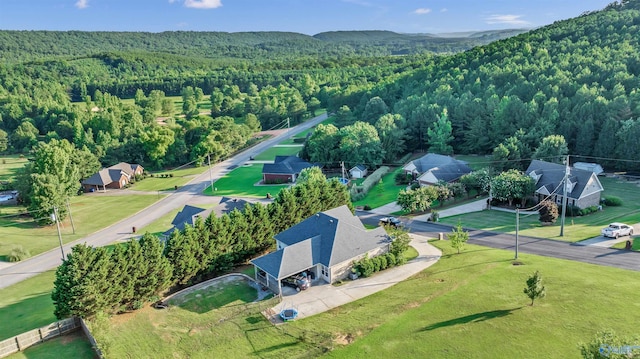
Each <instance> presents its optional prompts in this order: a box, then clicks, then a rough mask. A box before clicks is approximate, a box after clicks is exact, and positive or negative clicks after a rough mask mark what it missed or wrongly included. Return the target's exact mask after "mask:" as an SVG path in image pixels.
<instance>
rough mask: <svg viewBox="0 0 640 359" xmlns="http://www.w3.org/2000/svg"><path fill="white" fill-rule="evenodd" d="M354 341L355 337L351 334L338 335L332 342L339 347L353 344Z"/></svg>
mask: <svg viewBox="0 0 640 359" xmlns="http://www.w3.org/2000/svg"><path fill="white" fill-rule="evenodd" d="M354 340H356V337H355V336H354V335H353V334H351V333H348V334H338V335H337V336H336V337H335V338H334V339H333V342H334V343H336V344H339V345H349V344H351V343H353V341H354Z"/></svg>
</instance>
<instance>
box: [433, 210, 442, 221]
mask: <svg viewBox="0 0 640 359" xmlns="http://www.w3.org/2000/svg"><path fill="white" fill-rule="evenodd" d="M439 219H440V212H438V211H436V210H435V209H434V210H432V211H431V220H432V221H433V222H438V220H439Z"/></svg>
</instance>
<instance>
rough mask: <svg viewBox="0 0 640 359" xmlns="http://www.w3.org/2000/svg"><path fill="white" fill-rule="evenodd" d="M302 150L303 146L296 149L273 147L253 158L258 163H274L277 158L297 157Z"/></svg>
mask: <svg viewBox="0 0 640 359" xmlns="http://www.w3.org/2000/svg"><path fill="white" fill-rule="evenodd" d="M300 150H302V146H296V147H271V148H269V149H267V150H266V151H264V152H262V153H260V154H258V155H256V156H254V157H253V159H254V160H258V161H273V160H274V159H275V158H276V156H296V155H297V154H298V152H300Z"/></svg>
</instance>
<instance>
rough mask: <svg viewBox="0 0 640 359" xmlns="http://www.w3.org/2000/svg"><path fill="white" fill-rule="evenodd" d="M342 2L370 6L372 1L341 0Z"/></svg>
mask: <svg viewBox="0 0 640 359" xmlns="http://www.w3.org/2000/svg"><path fill="white" fill-rule="evenodd" d="M342 2H346V3H350V4H355V5H360V6H365V7H372V6H373V4H372V3H370V2H368V1H362V0H342Z"/></svg>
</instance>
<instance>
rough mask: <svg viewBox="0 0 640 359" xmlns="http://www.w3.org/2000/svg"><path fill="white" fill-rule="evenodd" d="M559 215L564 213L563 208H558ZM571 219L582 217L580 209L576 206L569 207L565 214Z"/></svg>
mask: <svg viewBox="0 0 640 359" xmlns="http://www.w3.org/2000/svg"><path fill="white" fill-rule="evenodd" d="M558 213H562V206H561V205H560V206H558ZM565 214H566V215H567V216H569V217H576V216H579V215H580V207H578V206H574V205H568V206H567V211H566V213H565Z"/></svg>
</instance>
